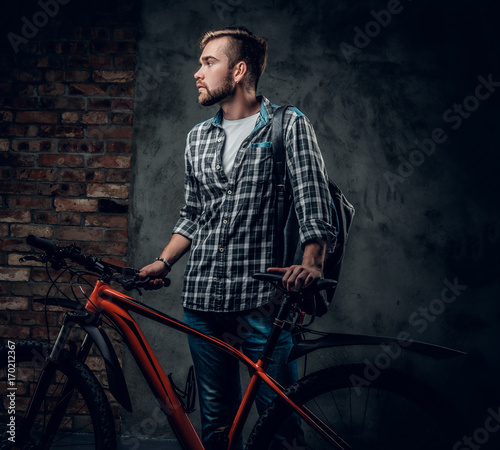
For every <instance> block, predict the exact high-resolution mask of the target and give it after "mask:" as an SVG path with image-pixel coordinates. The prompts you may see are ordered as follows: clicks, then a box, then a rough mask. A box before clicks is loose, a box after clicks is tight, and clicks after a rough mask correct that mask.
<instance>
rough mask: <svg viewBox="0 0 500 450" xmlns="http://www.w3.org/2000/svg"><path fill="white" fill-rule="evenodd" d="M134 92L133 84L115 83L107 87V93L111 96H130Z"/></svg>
mask: <svg viewBox="0 0 500 450" xmlns="http://www.w3.org/2000/svg"><path fill="white" fill-rule="evenodd" d="M134 93H135V87H134V85H133V84H115V85H113V86H110V87H109V95H110V96H111V97H128V98H132V97H133V96H134Z"/></svg>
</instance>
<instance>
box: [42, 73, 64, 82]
mask: <svg viewBox="0 0 500 450" xmlns="http://www.w3.org/2000/svg"><path fill="white" fill-rule="evenodd" d="M45 81H48V82H54V81H64V70H46V71H45Z"/></svg>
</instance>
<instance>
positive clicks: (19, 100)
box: [3, 97, 38, 110]
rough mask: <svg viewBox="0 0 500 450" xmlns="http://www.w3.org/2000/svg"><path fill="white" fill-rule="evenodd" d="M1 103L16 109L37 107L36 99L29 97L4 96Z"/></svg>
mask: <svg viewBox="0 0 500 450" xmlns="http://www.w3.org/2000/svg"><path fill="white" fill-rule="evenodd" d="M3 105H4V107H6V108H12V109H16V110H20V109H35V108H38V100H37V99H36V98H31V97H14V98H6V99H5V100H4V103H3Z"/></svg>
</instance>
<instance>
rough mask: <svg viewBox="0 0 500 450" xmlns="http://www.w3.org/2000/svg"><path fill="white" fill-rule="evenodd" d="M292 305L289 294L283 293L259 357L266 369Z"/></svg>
mask: <svg viewBox="0 0 500 450" xmlns="http://www.w3.org/2000/svg"><path fill="white" fill-rule="evenodd" d="M292 305H293V300H292V299H291V298H290V294H288V293H285V294H284V295H283V302H282V303H281V306H280V309H279V311H278V314H277V316H276V317H275V319H274V322H273V327H272V329H271V333H270V334H269V337H268V339H267V342H266V346H265V347H264V351H263V353H262V355H261V357H260V359H261V360H263V361H264V362H265V363H266V367H267V365H268V364H269V363H270V362H271V361H272V355H273V352H274V348H275V347H276V344H277V342H278V339H279V337H280V335H281V332H282V331H283V327H284V325H285V323H288V318H289V316H290V311H291V308H292Z"/></svg>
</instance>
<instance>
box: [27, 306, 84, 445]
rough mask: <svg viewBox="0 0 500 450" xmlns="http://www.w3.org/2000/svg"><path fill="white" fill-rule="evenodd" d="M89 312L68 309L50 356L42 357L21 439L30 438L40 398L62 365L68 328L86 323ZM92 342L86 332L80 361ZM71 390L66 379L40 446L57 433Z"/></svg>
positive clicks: (40, 401) (80, 352) (72, 386)
mask: <svg viewBox="0 0 500 450" xmlns="http://www.w3.org/2000/svg"><path fill="white" fill-rule="evenodd" d="M90 314H91V313H89V312H88V311H70V312H67V313H66V314H65V315H64V319H63V324H62V327H61V329H60V330H59V334H58V336H57V338H56V341H55V344H54V347H53V348H52V351H51V353H50V355H49V356H48V357H47V359H46V360H45V365H44V367H43V369H42V372H41V374H40V378H39V379H38V382H37V384H36V387H35V391H34V393H33V396H32V398H31V400H30V403H29V405H28V408H27V410H26V414H25V417H24V421H23V427H25V433H22V436H24V438H29V430H31V428H32V426H33V424H34V421H35V418H36V415H37V413H38V411H39V409H40V407H41V405H42V402H43V399H44V398H45V396H46V394H47V390H48V389H49V386H50V384H51V382H52V381H53V377H54V374H55V372H56V370H57V367H58V365H59V364H61V362H60V356H61V352H62V350H63V349H64V348H65V347H66V344H67V343H68V341H69V336H70V333H71V330H72V329H73V328H74V327H75V325H76V324H78V323H81V322H82V321H85V322H87V323H88V321H89V320H93V317H90ZM92 343H93V341H92V339H91V338H90V337H89V336H88V335H86V336H85V338H84V340H83V342H82V345H81V346H80V350H79V352H78V355H77V357H78V359H79V360H80V361H82V362H84V361H85V359H86V358H87V356H88V354H89V352H90V348H91V347H92ZM74 389H75V386H74V383H73V382H72V381H71V380H70V379H69V378H67V379H66V381H65V383H64V386H63V388H62V390H61V394H60V395H59V399H58V401H57V403H56V405H55V407H54V409H53V410H52V411H51V415H50V419H49V421H48V423H47V426H46V428H45V431H44V433H43V436H42V442H41V445H42V447H43V448H45V447H46V446H50V445H51V444H52V441H53V439H54V437H55V435H56V432H57V430H58V429H59V426H60V424H61V421H62V419H63V417H64V414H65V412H66V409H67V407H68V405H69V402H70V401H71V398H72V396H73V392H74Z"/></svg>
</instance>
